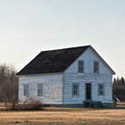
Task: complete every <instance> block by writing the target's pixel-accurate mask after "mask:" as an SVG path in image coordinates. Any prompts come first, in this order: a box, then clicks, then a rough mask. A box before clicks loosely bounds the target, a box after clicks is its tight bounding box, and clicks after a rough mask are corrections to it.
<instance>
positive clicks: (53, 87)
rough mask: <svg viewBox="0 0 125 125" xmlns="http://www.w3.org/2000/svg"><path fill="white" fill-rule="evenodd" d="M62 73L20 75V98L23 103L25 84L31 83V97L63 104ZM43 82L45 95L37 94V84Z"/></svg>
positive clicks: (49, 102)
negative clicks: (39, 95)
mask: <svg viewBox="0 0 125 125" xmlns="http://www.w3.org/2000/svg"><path fill="white" fill-rule="evenodd" d="M62 82H63V75H62V74H45V75H27V76H22V77H21V76H20V77H19V90H20V91H19V100H20V101H21V102H20V103H23V102H24V101H25V100H26V98H27V97H25V96H24V88H23V85H24V84H29V92H30V96H29V98H30V97H32V98H35V99H39V100H40V101H41V102H42V103H44V104H62V85H63V83H62ZM38 83H42V84H43V96H41V97H38V96H37V84H38Z"/></svg>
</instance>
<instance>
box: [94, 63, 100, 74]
mask: <svg viewBox="0 0 125 125" xmlns="http://www.w3.org/2000/svg"><path fill="white" fill-rule="evenodd" d="M99 70H100V63H99V61H94V62H93V72H94V73H99V72H100V71H99Z"/></svg>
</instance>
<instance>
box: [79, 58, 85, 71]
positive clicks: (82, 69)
mask: <svg viewBox="0 0 125 125" xmlns="http://www.w3.org/2000/svg"><path fill="white" fill-rule="evenodd" d="M80 62H82V64H83V65H82V68H81V66H80ZM80 68H81V69H80ZM78 73H84V60H78Z"/></svg>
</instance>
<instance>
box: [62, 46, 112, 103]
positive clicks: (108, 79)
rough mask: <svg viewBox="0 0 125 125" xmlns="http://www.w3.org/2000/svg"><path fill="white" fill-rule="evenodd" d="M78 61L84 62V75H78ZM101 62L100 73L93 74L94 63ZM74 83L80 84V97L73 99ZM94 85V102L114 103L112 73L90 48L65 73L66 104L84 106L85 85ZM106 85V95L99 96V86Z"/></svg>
mask: <svg viewBox="0 0 125 125" xmlns="http://www.w3.org/2000/svg"><path fill="white" fill-rule="evenodd" d="M78 60H83V61H84V73H78ZM94 61H99V66H100V67H99V69H100V71H99V73H93V62H94ZM72 83H79V85H80V86H79V88H80V90H79V97H72ZM86 83H91V84H92V100H93V101H102V102H103V103H112V102H113V101H112V72H111V70H110V69H109V67H107V65H106V64H105V63H104V61H103V60H102V59H101V58H100V57H99V56H98V55H97V54H96V53H95V52H94V51H93V50H92V49H91V48H89V49H88V50H87V51H86V52H84V54H82V55H81V56H80V57H79V58H78V59H77V60H76V61H75V62H74V63H73V64H72V65H71V66H70V67H68V69H67V70H66V71H65V72H64V104H82V103H83V101H85V100H86V95H85V94H86V92H85V91H86V90H85V84H86ZM99 83H101V84H104V90H105V95H104V96H99V95H98V84H99Z"/></svg>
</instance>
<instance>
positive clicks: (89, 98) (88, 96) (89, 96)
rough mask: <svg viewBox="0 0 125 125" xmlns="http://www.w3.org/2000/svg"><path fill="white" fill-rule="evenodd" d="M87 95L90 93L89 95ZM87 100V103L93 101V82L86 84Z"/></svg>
mask: <svg viewBox="0 0 125 125" xmlns="http://www.w3.org/2000/svg"><path fill="white" fill-rule="evenodd" d="M87 85H89V91H87ZM87 93H89V95H88V94H87ZM85 100H87V101H91V100H92V83H91V82H86V83H85Z"/></svg>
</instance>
